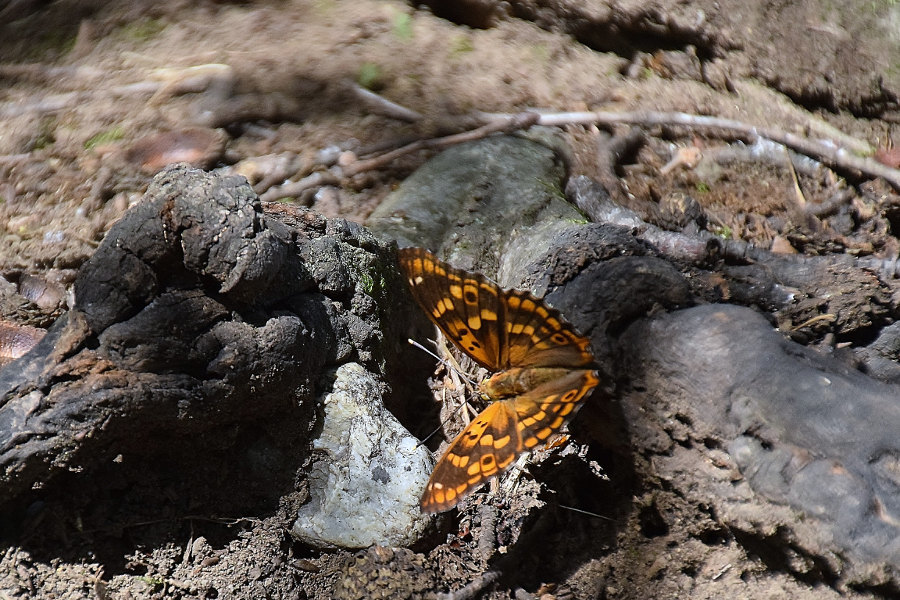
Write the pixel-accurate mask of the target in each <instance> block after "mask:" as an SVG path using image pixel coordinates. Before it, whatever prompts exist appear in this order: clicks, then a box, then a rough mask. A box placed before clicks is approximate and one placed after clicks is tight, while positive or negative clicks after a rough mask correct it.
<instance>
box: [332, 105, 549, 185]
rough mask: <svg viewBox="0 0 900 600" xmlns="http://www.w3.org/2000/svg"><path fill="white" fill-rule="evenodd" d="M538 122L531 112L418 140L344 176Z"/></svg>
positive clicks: (359, 164) (361, 163) (356, 165)
mask: <svg viewBox="0 0 900 600" xmlns="http://www.w3.org/2000/svg"><path fill="white" fill-rule="evenodd" d="M537 120H538V115H537V114H536V113H530V112H526V113H519V114H515V115H505V116H503V117H500V118H497V119H494V120H491V121H490V122H488V123H486V124H484V125H482V126H481V127H478V128H477V129H472V130H471V131H464V132H462V133H455V134H453V135H448V136H445V137H439V138H432V139H427V140H418V141H415V142H413V143H412V144H407V145H406V146H403V147H401V148H397V149H396V150H392V151H391V152H386V153H384V154H382V155H380V156H376V157H374V158H369V159H366V160H360V161H357V162H355V163H351V164H350V165H347V166H346V167H344V172H343V174H344V175H345V176H347V177H351V176H353V175H356V174H358V173H362V172H364V171H371V170H373V169H377V168H379V167H382V166H384V165H386V164H388V163H390V162H391V161H393V160H394V159H397V158H400V157H401V156H405V155H407V154H410V153H412V152H417V151H419V150H425V149H442V148H448V147H450V146H455V145H456V144H461V143H463V142H471V141H473V140H480V139H483V138H486V137H488V136H489V135H493V134H495V133H500V132H510V131H516V130H518V129H527V128H529V127H531V126H532V125H534V124H535V123H536V122H537Z"/></svg>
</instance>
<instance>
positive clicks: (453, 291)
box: [399, 248, 502, 371]
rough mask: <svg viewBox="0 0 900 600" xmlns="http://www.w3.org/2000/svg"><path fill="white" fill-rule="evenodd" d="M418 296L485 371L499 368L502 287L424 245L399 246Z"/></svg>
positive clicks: (403, 261) (464, 350)
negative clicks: (436, 253)
mask: <svg viewBox="0 0 900 600" xmlns="http://www.w3.org/2000/svg"><path fill="white" fill-rule="evenodd" d="M399 255H400V266H401V267H402V268H403V271H404V273H405V274H406V277H407V279H408V280H409V286H410V289H411V290H412V294H413V298H415V299H416V302H418V303H419V305H420V306H421V307H422V309H423V310H424V311H425V313H426V314H427V315H428V316H429V317H430V318H431V320H432V321H434V323H435V325H437V326H438V327H439V328H440V330H441V331H442V332H443V333H444V335H445V336H446V337H447V339H448V340H450V341H451V342H452V343H453V344H454V345H455V346H456V347H457V348H459V349H460V350H461V351H462V352H464V353H465V354H467V355H468V356H469V357H471V358H472V360H474V361H475V362H477V363H478V364H480V365H481V366H483V367H484V368H486V369H489V370H491V371H496V370H497V369H499V368H500V362H499V357H500V343H501V339H500V328H499V327H500V325H499V319H500V314H501V310H502V309H501V306H500V301H501V300H500V291H501V290H500V289H499V288H498V287H497V286H495V285H494V284H492V283H490V282H489V281H487V280H486V279H484V277H482V276H480V275H475V274H471V273H468V272H466V271H463V270H461V269H456V268H454V267H451V266H450V265H448V264H447V263H444V262H441V261H439V260H437V259H436V258H435V257H434V255H433V254H431V253H430V252H428V251H426V250H423V249H421V248H404V249H402V250H400V253H399Z"/></svg>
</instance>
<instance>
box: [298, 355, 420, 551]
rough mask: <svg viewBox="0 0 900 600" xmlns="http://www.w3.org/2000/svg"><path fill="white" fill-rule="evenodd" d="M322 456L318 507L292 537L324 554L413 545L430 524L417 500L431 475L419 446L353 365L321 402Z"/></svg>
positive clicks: (317, 469) (313, 482)
mask: <svg viewBox="0 0 900 600" xmlns="http://www.w3.org/2000/svg"><path fill="white" fill-rule="evenodd" d="M322 403H323V405H324V412H325V417H324V419H323V425H322V432H321V434H319V436H318V438H316V439H315V440H314V441H313V449H314V451H315V452H317V453H319V454H320V458H319V459H318V460H317V461H316V463H315V464H314V465H313V467H312V469H311V473H310V476H309V485H310V495H311V496H312V500H311V501H310V502H309V503H308V504H306V505H304V506H303V507H302V508H301V509H300V512H299V515H298V517H297V520H296V521H295V522H294V527H293V529H292V532H293V533H294V535H295V536H297V538H299V539H300V540H301V541H303V542H305V543H307V544H310V545H313V546H317V547H320V548H334V547H340V548H365V547H368V546H371V545H373V544H379V545H387V546H408V545H410V544H412V543H414V542H415V541H416V540H418V539H419V537H420V536H421V535H422V533H423V532H424V531H425V527H426V525H427V524H428V522H429V518H428V517H426V516H425V515H423V514H421V511H420V510H419V495H420V494H421V493H422V490H423V489H424V488H425V483H426V482H427V481H428V475H429V473H430V472H431V467H432V460H431V453H430V452H429V451H428V448H426V447H425V446H420V445H419V443H418V440H416V438H414V437H413V436H412V435H411V434H410V433H409V432H408V431H406V429H404V427H403V426H402V425H401V424H400V422H399V421H397V419H395V418H394V416H393V415H392V414H391V413H390V412H388V411H387V409H385V408H384V405H383V404H382V402H381V390H380V389H379V384H378V382H377V381H376V380H375V378H374V377H372V375H370V374H369V373H368V372H367V371H366V370H365V369H364V368H363V367H361V366H360V365H358V364H355V363H349V364H346V365H343V366H341V367H340V368H339V369H338V370H337V379H336V380H335V382H334V386H333V388H332V391H331V393H329V394H327V395H326V396H325V398H324V400H323V402H322Z"/></svg>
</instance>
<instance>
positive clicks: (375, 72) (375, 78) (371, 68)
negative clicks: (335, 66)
mask: <svg viewBox="0 0 900 600" xmlns="http://www.w3.org/2000/svg"><path fill="white" fill-rule="evenodd" d="M383 78H384V74H383V73H382V72H381V67H379V66H378V65H376V64H375V63H371V62H366V63H363V64H361V65H360V66H359V71H357V73H356V82H357V83H358V84H359V85H361V86H362V87H364V88H366V89H369V90H376V89H379V88H381V87H382V86H383V85H384V81H383Z"/></svg>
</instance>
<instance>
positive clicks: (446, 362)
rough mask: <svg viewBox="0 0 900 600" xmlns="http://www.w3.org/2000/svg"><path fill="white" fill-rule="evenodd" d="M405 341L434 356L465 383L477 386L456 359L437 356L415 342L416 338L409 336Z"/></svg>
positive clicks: (433, 342) (432, 341)
mask: <svg viewBox="0 0 900 600" xmlns="http://www.w3.org/2000/svg"><path fill="white" fill-rule="evenodd" d="M406 341H407V342H409V344H410V345H411V346H415V347H416V348H418V349H419V350H422V351H423V352H425V353H426V354H429V355H431V356H432V357H434V359H435V360H436V361H438V362H439V363H441V364H442V365H444V366H445V367H446V368H447V370H448V371H455V372H456V374H457V375H459V376H460V377H462V378H463V379H465V380H466V383H468V384H469V385H471V386H472V387H478V383H477V382H475V381H473V380H472V378H471V377H469V376H468V375H466V374H465V373H464V372H463V370H462V367H460V366H459V365H458V364H456V361H453V362H451V361H449V360H447V359H446V358H441V357H440V356H438V355H437V354H435V353H434V352H432V351H431V350H429V349H428V348H426V347H425V346H423V345H422V344H420V343H419V342H417V341H416V340H413V339H409V338H408V339H407V340H406ZM428 341H429V342H431V343H432V344H435V345H437V342H435V341H434V340H428Z"/></svg>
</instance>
